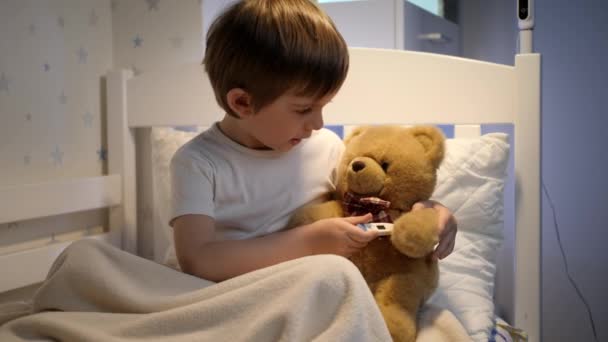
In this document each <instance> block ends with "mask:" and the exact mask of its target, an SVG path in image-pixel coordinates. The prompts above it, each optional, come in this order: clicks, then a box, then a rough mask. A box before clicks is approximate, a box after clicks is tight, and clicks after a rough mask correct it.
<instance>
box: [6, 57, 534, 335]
mask: <svg viewBox="0 0 608 342" xmlns="http://www.w3.org/2000/svg"><path fill="white" fill-rule="evenodd" d="M106 84H107V135H108V137H107V141H108V163H109V164H108V175H106V176H101V177H91V178H84V179H73V180H67V181H60V182H49V183H42V184H28V185H15V186H12V187H8V188H0V224H1V223H9V222H18V221H23V220H28V219H33V218H38V217H45V216H51V215H59V214H64V213H72V212H78V211H83V210H89V209H95V208H103V207H109V208H110V210H109V216H110V217H109V227H108V230H107V232H106V233H103V234H96V235H95V236H94V237H93V238H96V239H101V240H104V241H106V242H108V243H110V244H113V245H115V246H118V247H120V248H122V249H124V250H126V251H129V252H132V253H135V252H136V251H138V252H139V254H140V255H143V256H145V257H148V258H151V259H157V260H158V259H159V257H160V254H161V252H160V251H159V250H158V245H159V244H160V242H159V241H160V239H159V238H160V236H159V234H160V233H159V232H158V231H155V230H154V229H152V228H151V227H152V226H154V224H151V222H152V221H151V219H150V217H151V212H154V210H156V208H158V207H157V205H158V203H154V202H155V201H154V200H155V199H156V200H157V202H158V199H159V196H158V194H155V191H158V189H156V188H155V186H154V183H153V177H152V171H151V170H152V169H153V158H152V151H151V146H150V145H151V144H150V139H151V135H152V130H151V128H152V127H162V126H209V125H211V124H212V123H213V122H215V121H216V120H218V119H219V118H220V117H221V115H220V114H221V111H220V108H219V107H218V106H217V104H216V102H215V98H214V95H213V92H212V90H211V88H210V85H209V84H208V81H207V79H206V76H205V74H204V72H203V69H202V67H201V66H200V65H199V64H197V63H193V64H190V65H180V66H176V67H173V68H167V69H160V70H154V71H150V72H147V73H144V74H142V75H140V76H138V77H133V75H132V73H131V72H130V71H126V70H117V71H113V72H111V73H109V74H108V76H107V79H106ZM325 120H326V124H327V125H334V126H336V125H337V126H348V125H361V124H429V123H430V124H438V125H442V127H452V128H448V130H453V131H454V137H456V138H458V137H465V136H468V137H471V136H478V135H480V133H481V132H482V131H484V127H490V126H495V127H498V126H500V127H510V128H509V129H508V130H509V131H512V132H513V133H514V134H513V137H512V139H513V140H512V141H513V142H514V146H515V148H514V149H513V152H514V153H513V156H514V170H512V172H513V175H514V178H515V187H514V189H511V190H506V192H507V193H509V192H511V193H512V192H514V193H515V196H514V197H513V198H512V199H511V200H512V201H515V202H514V204H515V207H514V209H515V210H514V217H512V218H507V217H505V221H506V222H507V224H506V225H505V226H506V227H507V228H509V227H510V226H511V224H510V222H511V221H513V222H512V225H513V226H514V227H515V231H514V232H510V231H506V232H505V235H506V237H505V240H504V241H505V245H504V246H503V248H502V249H501V252H500V253H499V260H498V261H497V265H498V271H497V272H498V275H497V281H498V283H497V284H496V289H497V292H496V296H495V303H496V306H497V308H498V310H499V312H500V314H501V316H503V317H504V318H505V319H506V320H507V321H508V322H509V323H510V324H512V325H513V326H515V327H517V328H521V329H523V330H524V331H525V332H526V333H527V334H528V336H529V340H530V341H539V340H540V332H541V331H540V322H541V320H540V314H541V312H540V227H541V226H540V160H541V159H540V55H538V54H524V55H517V56H516V59H515V66H507V65H498V64H492V63H486V62H480V61H474V60H468V59H463V58H457V57H449V56H444V55H434V54H427V53H417V52H407V51H396V50H379V49H360V48H353V49H351V67H350V71H349V74H348V77H347V80H346V82H345V84H344V86H343V88H342V90H341V91H340V93H339V94H338V96H337V97H336V98H335V99H334V101H333V102H332V103H331V104H329V105H328V106H327V108H326V109H325ZM505 125H506V126H505ZM486 131H487V129H486ZM507 184H508V183H507ZM508 207H509V205H508V204H505V213H506V214H508V213H509V210H508V209H507V208H508ZM138 222H140V224H138ZM154 234H156V237H155V236H154ZM68 244H69V242H56V243H51V244H48V245H46V246H43V247H36V248H33V249H28V250H25V251H19V252H15V253H9V254H4V255H0V273H1V274H2V277H1V278H0V293H1V292H5V291H10V290H14V289H18V288H22V287H24V286H28V285H31V284H35V283H37V282H40V281H42V280H43V279H44V277H45V275H46V273H47V271H48V268H49V267H50V265H51V263H52V262H53V260H54V259H55V257H56V256H57V255H58V254H59V253H60V252H61V251H62V250H63V249H64V248H65V247H66V246H67V245H68ZM138 244H139V249H138Z"/></svg>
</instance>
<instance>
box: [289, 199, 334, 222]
mask: <svg viewBox="0 0 608 342" xmlns="http://www.w3.org/2000/svg"><path fill="white" fill-rule="evenodd" d="M342 213H343V211H342V204H341V202H339V201H329V202H324V203H320V204H313V205H308V206H304V207H302V208H300V209H298V210H297V211H296V212H295V214H294V215H293V216H292V217H291V220H290V221H289V224H288V225H287V227H288V228H293V227H297V226H301V225H305V224H309V223H313V222H315V221H318V220H321V219H325V218H331V217H342V216H343V214H342Z"/></svg>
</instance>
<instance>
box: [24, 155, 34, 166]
mask: <svg viewBox="0 0 608 342" xmlns="http://www.w3.org/2000/svg"><path fill="white" fill-rule="evenodd" d="M31 160H32V157H30V156H29V155H25V156H23V164H24V165H30V161H31Z"/></svg>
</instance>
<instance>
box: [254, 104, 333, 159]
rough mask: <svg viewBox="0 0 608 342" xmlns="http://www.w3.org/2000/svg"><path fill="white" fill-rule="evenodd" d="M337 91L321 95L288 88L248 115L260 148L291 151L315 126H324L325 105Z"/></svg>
mask: <svg viewBox="0 0 608 342" xmlns="http://www.w3.org/2000/svg"><path fill="white" fill-rule="evenodd" d="M334 96H335V93H332V94H328V95H325V96H323V97H321V98H312V97H304V96H298V95H294V94H293V93H290V92H287V93H285V94H283V95H281V96H280V97H279V98H277V99H276V100H275V101H274V102H272V103H270V104H268V105H266V106H264V107H263V108H261V109H260V110H258V112H257V113H255V114H253V115H250V116H248V117H247V118H246V119H245V120H247V123H246V125H245V126H246V127H247V130H248V133H249V135H250V137H251V138H252V140H251V142H252V143H253V146H249V147H251V148H256V149H272V150H276V151H289V150H290V149H292V148H293V147H294V146H296V145H298V144H299V143H300V142H301V141H302V140H303V139H306V138H308V137H310V135H311V134H312V131H313V130H319V129H321V128H322V127H323V107H325V105H326V104H327V103H329V102H330V101H331V100H332V99H333V97H334Z"/></svg>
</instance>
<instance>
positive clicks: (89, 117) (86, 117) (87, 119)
mask: <svg viewBox="0 0 608 342" xmlns="http://www.w3.org/2000/svg"><path fill="white" fill-rule="evenodd" d="M93 119H94V117H93V114H91V112H86V113H84V114H83V115H82V121H83V122H84V126H85V127H91V126H92V125H93Z"/></svg>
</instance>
